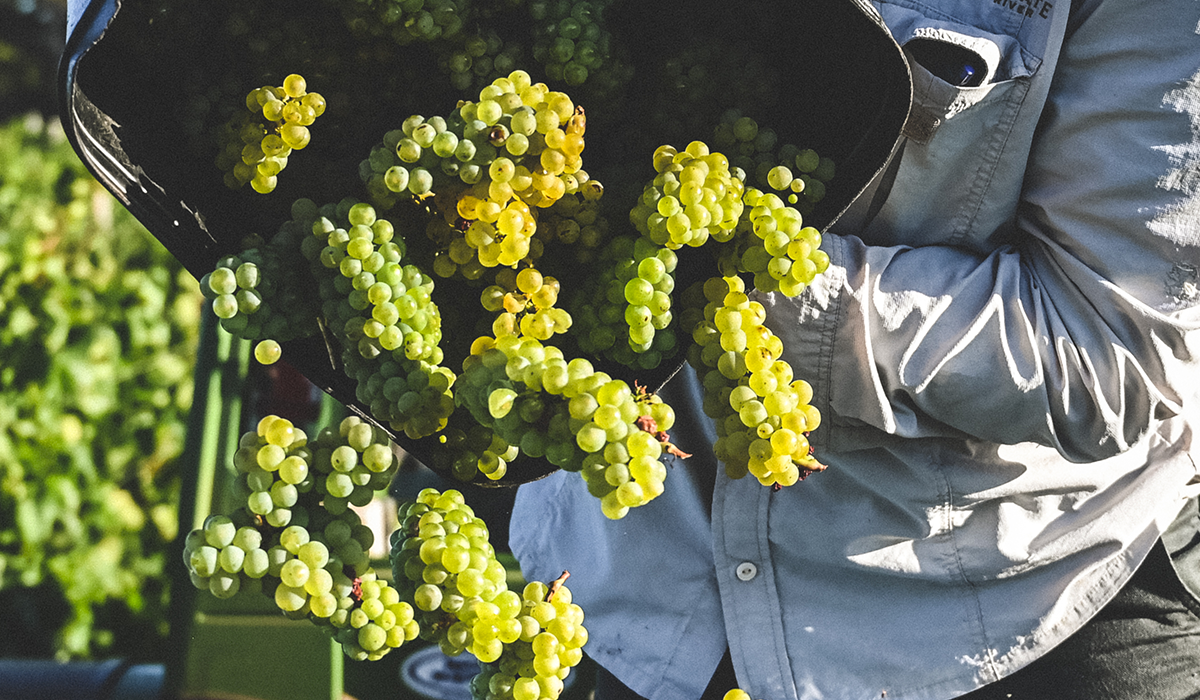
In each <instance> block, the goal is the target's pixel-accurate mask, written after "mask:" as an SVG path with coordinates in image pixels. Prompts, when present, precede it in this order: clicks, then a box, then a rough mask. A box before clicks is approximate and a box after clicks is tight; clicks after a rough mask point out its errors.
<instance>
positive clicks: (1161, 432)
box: [511, 0, 1200, 700]
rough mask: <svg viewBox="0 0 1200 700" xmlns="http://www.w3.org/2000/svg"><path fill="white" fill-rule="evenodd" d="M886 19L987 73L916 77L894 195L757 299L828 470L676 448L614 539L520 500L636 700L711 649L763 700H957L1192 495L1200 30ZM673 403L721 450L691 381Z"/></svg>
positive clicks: (964, 11)
mask: <svg viewBox="0 0 1200 700" xmlns="http://www.w3.org/2000/svg"><path fill="white" fill-rule="evenodd" d="M874 4H875V7H876V8H877V9H878V10H879V12H880V14H881V16H882V17H883V19H884V21H885V22H886V23H887V24H888V26H889V28H890V29H891V31H892V33H893V35H894V36H895V38H896V39H897V41H898V42H899V43H900V44H901V45H904V44H906V43H908V42H909V41H912V40H913V39H917V38H920V39H927V40H935V41H945V42H950V43H954V44H957V45H959V46H962V47H964V48H967V49H970V50H972V51H974V52H975V53H977V54H978V55H979V56H980V57H982V59H983V60H984V61H985V63H986V70H985V74H986V76H985V82H984V84H983V85H980V86H979V87H956V86H952V85H950V84H948V83H946V82H944V81H942V80H941V79H940V78H938V77H937V76H934V75H933V74H931V73H930V72H929V71H927V70H925V69H924V68H923V67H922V66H920V65H918V64H915V63H914V64H913V74H914V85H915V90H916V94H915V95H914V108H913V110H912V112H911V114H910V117H909V121H908V123H907V124H906V126H905V135H906V136H905V138H904V140H903V142H902V147H901V148H898V149H897V154H896V156H895V157H896V158H897V159H898V160H897V161H896V162H895V163H893V167H892V171H893V172H894V174H895V178H894V180H891V179H889V180H888V181H886V182H884V181H881V182H879V183H876V185H875V186H874V187H871V188H868V190H867V192H865V193H864V195H863V196H862V197H861V198H860V199H859V201H857V202H856V203H855V205H854V207H853V208H852V209H851V211H849V212H848V213H847V214H846V215H845V216H844V217H843V218H842V219H841V220H840V221H839V222H838V223H837V224H836V225H835V226H834V227H833V229H832V231H831V232H830V234H829V235H827V236H826V237H825V241H824V244H823V249H824V250H825V251H826V252H828V253H829V255H830V258H831V261H832V264H831V266H830V268H829V270H828V271H827V272H826V273H825V274H824V275H822V276H821V277H820V278H819V279H818V280H817V281H816V282H814V284H813V285H812V287H811V288H810V289H808V290H807V291H806V292H805V293H804V294H803V295H801V296H800V297H798V298H796V299H788V298H784V297H780V296H777V295H760V296H759V299H760V300H761V301H762V302H763V303H764V305H765V306H766V307H767V309H768V325H769V326H770V327H771V328H772V329H773V331H774V332H775V333H776V334H777V335H779V336H780V337H781V339H782V340H783V343H784V347H785V359H786V360H787V361H788V362H789V363H790V364H791V365H792V367H793V368H794V369H795V371H796V376H798V377H803V378H805V379H808V380H809V381H810V382H811V383H812V384H813V386H814V388H815V391H816V395H815V397H814V405H816V406H817V407H818V408H819V409H820V410H821V412H822V414H823V416H824V417H825V419H824V422H823V424H822V426H821V427H820V428H819V429H818V430H816V431H815V432H814V433H813V434H812V441H813V444H814V446H815V447H816V449H817V455H818V457H819V458H820V459H821V460H822V461H823V462H824V463H826V464H828V465H829V469H828V470H827V471H825V472H823V473H820V474H816V475H814V476H812V477H810V478H809V479H808V480H807V481H805V482H803V483H801V484H798V485H796V486H793V487H789V488H785V489H783V490H781V491H779V492H772V491H771V490H770V489H766V488H763V487H762V486H760V485H759V484H758V483H757V482H755V481H754V480H753V479H752V478H747V479H742V480H738V481H734V480H730V479H728V478H726V477H724V475H723V474H722V473H720V470H721V468H720V465H719V464H717V463H716V461H715V459H714V458H713V457H712V456H711V453H710V452H709V451H708V450H706V449H700V448H695V449H690V450H689V451H692V452H694V453H696V455H695V456H694V457H692V458H691V459H689V460H687V461H686V462H684V463H680V464H676V465H673V466H672V468H671V469H670V470H669V476H668V478H667V482H666V493H664V495H663V496H661V497H660V498H659V499H657V500H656V501H654V502H652V503H651V504H649V505H647V506H644V507H641V508H636V509H633V510H631V512H630V513H629V515H628V516H627V517H626V518H625V519H623V520H620V521H616V522H611V521H607V520H606V519H605V518H604V517H603V516H602V515H601V514H600V511H599V507H598V504H597V503H596V502H595V499H594V498H592V497H591V496H589V495H588V494H587V492H586V489H585V488H584V484H583V482H582V480H581V479H580V478H579V477H578V476H577V475H574V474H561V473H560V474H556V475H554V476H552V477H551V478H549V479H546V480H544V481H542V482H538V483H534V484H529V485H526V486H524V487H522V488H521V490H520V493H519V494H518V498H517V505H516V508H515V510H514V515H513V524H512V530H511V532H512V540H511V544H512V547H513V550H514V552H515V553H516V554H517V556H518V557H519V559H520V561H521V563H522V567H523V568H524V570H525V573H526V575H527V576H529V577H532V578H538V579H550V578H554V577H555V576H557V575H558V573H559V572H561V570H562V569H564V568H565V569H569V570H570V571H571V573H572V579H571V582H572V590H573V591H574V593H575V599H576V600H577V601H578V602H579V603H580V604H581V605H582V606H583V607H584V609H585V610H586V611H587V613H588V619H587V622H586V624H587V625H588V627H589V630H590V631H591V633H592V634H591V639H590V641H589V643H588V648H587V651H588V653H589V654H590V655H592V656H593V657H594V658H595V659H596V660H597V661H598V662H599V663H600V664H602V665H603V666H605V667H606V668H607V669H609V670H610V671H611V672H612V673H613V674H614V675H615V676H616V677H617V678H619V679H620V680H621V681H622V682H623V683H624V684H625V685H627V686H629V688H631V689H632V690H634V691H635V692H637V693H639V694H641V695H644V696H645V697H648V698H652V699H654V700H664V699H674V700H689V699H690V700H694V699H695V698H696V697H699V696H700V694H701V692H702V691H703V689H704V687H705V684H706V682H707V681H708V679H709V678H710V677H711V676H712V672H713V670H714V669H715V668H716V666H717V663H718V661H719V660H720V658H721V655H722V653H723V651H724V649H725V647H726V645H727V644H728V647H729V649H730V651H731V655H732V659H733V664H734V668H735V670H736V672H737V677H738V679H739V681H740V683H741V685H742V687H744V688H745V689H746V690H747V691H749V692H750V694H751V695H752V696H754V697H756V698H770V699H785V698H786V699H789V700H790V699H804V700H829V699H838V700H842V699H845V700H867V699H868V698H880V697H883V694H884V693H886V697H887V698H889V699H906V700H907V699H912V700H939V699H943V698H951V697H957V696H959V695H962V694H965V693H967V692H970V691H972V690H974V689H976V688H979V687H981V686H984V685H986V684H988V683H990V682H993V681H996V680H997V679H999V678H1002V677H1004V676H1007V675H1009V674H1011V673H1013V672H1014V671H1016V670H1017V669H1020V668H1022V667H1024V666H1026V665H1028V664H1029V663H1031V662H1032V661H1034V660H1035V659H1037V658H1039V657H1041V656H1043V655H1044V654H1046V653H1047V652H1048V651H1049V650H1051V649H1052V648H1054V647H1055V646H1056V645H1058V644H1059V643H1060V642H1062V641H1063V640H1064V639H1066V638H1067V637H1068V636H1069V635H1071V634H1072V633H1073V632H1074V631H1076V630H1078V629H1079V628H1080V627H1081V626H1082V625H1083V624H1084V623H1085V622H1086V621H1087V620H1089V619H1090V618H1091V617H1093V616H1094V615H1095V614H1096V613H1097V611H1099V610H1100V609H1101V608H1102V607H1103V606H1104V605H1105V603H1106V602H1108V601H1109V600H1110V599H1111V598H1112V596H1113V595H1114V594H1115V593H1116V592H1117V590H1119V589H1120V587H1121V586H1122V585H1123V584H1124V583H1125V582H1126V581H1127V580H1128V579H1129V578H1130V576H1131V575H1132V572H1133V571H1134V570H1135V569H1136V568H1137V566H1138V564H1139V563H1140V562H1141V561H1142V560H1143V559H1144V558H1145V556H1146V554H1147V553H1148V552H1149V551H1150V549H1151V547H1153V546H1154V545H1155V544H1156V543H1157V542H1159V541H1160V535H1161V534H1162V532H1163V531H1164V529H1165V528H1166V527H1167V526H1168V525H1169V524H1170V523H1171V521H1172V520H1173V519H1174V518H1175V516H1176V514H1178V513H1179V512H1180V510H1181V508H1182V507H1183V506H1184V504H1185V503H1186V502H1187V501H1188V499H1190V498H1192V497H1194V496H1195V495H1196V486H1195V484H1192V483H1190V482H1192V481H1193V480H1194V479H1195V478H1196V477H1197V468H1196V462H1195V459H1194V454H1195V451H1196V447H1195V446H1194V445H1193V436H1192V432H1193V429H1194V428H1195V426H1196V425H1197V424H1198V418H1197V406H1198V398H1200V397H1198V395H1197V393H1198V392H1200V364H1198V356H1197V352H1198V349H1200V348H1198V343H1200V333H1198V332H1197V322H1198V321H1200V311H1198V308H1197V307H1198V302H1200V287H1198V284H1200V279H1198V278H1200V195H1198V190H1200V34H1198V32H1200V4H1197V3H1196V2H1194V1H1191V0H1186V1H1185V0H1156V1H1151V2H1139V3H1133V2H1119V1H1110V0H1093V1H1091V2H1087V1H1085V2H1076V3H1075V5H1076V6H1075V7H1074V9H1073V11H1071V10H1072V8H1071V3H1067V2H1061V3H1049V2H1045V0H1028V1H1022V0H991V1H988V0H929V1H927V2H915V1H911V0H902V1H899V2H877V3H874ZM1069 11H1071V12H1069ZM666 398H668V400H670V401H671V402H672V403H673V405H674V406H675V407H676V412H677V414H678V415H679V416H680V419H679V423H680V425H679V426H678V427H677V428H676V431H675V433H674V434H675V437H676V441H677V443H678V444H680V445H683V446H685V448H686V447H687V446H696V445H705V444H711V441H712V440H713V439H715V434H714V432H713V430H712V426H711V424H710V423H709V421H708V419H706V418H705V417H704V416H703V415H702V414H701V412H700V410H699V406H700V400H699V388H698V383H697V380H696V378H695V377H694V375H692V374H691V373H690V372H685V373H681V375H680V376H679V377H678V378H677V379H676V380H674V381H673V382H672V385H670V386H668V388H667V392H666ZM714 473H716V474H717V476H716V478H715V485H714V486H713V489H712V499H711V502H709V501H708V500H707V498H706V494H707V493H708V491H707V489H706V488H705V487H704V482H705V480H706V479H712V476H711V475H712V474H714ZM1168 544H1169V543H1168Z"/></svg>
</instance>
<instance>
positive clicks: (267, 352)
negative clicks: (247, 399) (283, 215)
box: [200, 246, 315, 365]
mask: <svg viewBox="0 0 1200 700" xmlns="http://www.w3.org/2000/svg"><path fill="white" fill-rule="evenodd" d="M295 257H296V256H294V255H292V256H289V255H286V254H281V251H280V249H279V247H278V246H268V247H264V248H251V249H248V250H245V251H243V252H242V253H241V254H239V255H229V256H225V257H223V258H221V259H220V260H218V261H217V264H216V267H215V268H214V269H213V271H212V272H210V273H208V274H206V275H205V276H204V277H202V278H201V279H200V290H201V291H202V292H203V293H204V296H205V298H206V299H208V300H209V301H210V302H211V303H212V310H213V313H214V314H215V315H216V317H217V318H218V319H220V324H221V327H222V328H224V329H225V330H226V331H227V332H229V333H230V334H231V335H233V336H234V337H236V338H245V339H247V340H260V339H261V340H260V342H259V343H258V345H257V346H256V347H255V348H254V356H255V359H257V360H258V361H259V362H260V363H262V364H266V365H269V364H273V363H274V362H276V361H278V360H279V358H280V357H281V355H282V352H283V351H282V349H281V348H280V345H279V341H281V340H291V339H293V338H297V337H300V336H303V335H308V334H309V333H311V332H313V330H314V326H315V324H314V322H313V318H314V315H315V308H314V305H313V304H312V303H309V302H308V301H307V300H305V299H302V298H300V297H299V296H298V295H297V294H296V293H295V290H292V289H280V288H279V286H278V285H277V284H276V282H275V280H276V279H281V278H286V277H287V273H285V272H284V271H283V270H284V268H285V267H286V265H287V264H289V263H290V262H292V261H288V258H295ZM285 261H287V262H285Z"/></svg>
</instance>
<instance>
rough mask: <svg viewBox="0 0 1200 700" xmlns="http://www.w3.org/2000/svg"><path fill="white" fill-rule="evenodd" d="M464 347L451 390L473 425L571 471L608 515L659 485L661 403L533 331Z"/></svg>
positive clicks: (669, 418)
mask: <svg viewBox="0 0 1200 700" xmlns="http://www.w3.org/2000/svg"><path fill="white" fill-rule="evenodd" d="M472 351H473V354H472V355H471V356H470V357H469V358H468V359H467V361H466V362H464V363H463V372H462V375H461V376H460V377H459V383H458V385H457V386H458V390H457V391H456V393H455V400H456V401H457V402H459V403H460V404H461V405H464V406H465V407H466V408H467V409H468V410H469V411H470V412H471V415H472V417H474V419H475V420H476V421H477V422H478V423H479V424H480V425H484V426H486V427H488V428H490V429H491V430H493V431H494V432H495V434H496V435H497V436H499V437H500V438H501V439H503V440H504V441H505V442H507V443H508V444H510V445H517V446H519V447H520V451H521V454H524V455H526V456H528V457H533V458H540V457H545V458H546V460H547V461H549V462H550V463H551V464H553V465H554V466H556V467H559V468H562V469H566V470H567V471H577V472H580V474H581V475H582V476H583V478H584V480H585V481H587V483H588V491H589V492H590V493H592V495H594V496H595V497H597V498H599V499H600V507H601V510H602V511H603V513H604V514H605V515H606V516H607V517H609V518H612V519H614V520H615V519H619V518H622V517H624V516H625V514H626V513H627V512H628V511H629V509H630V508H634V507H637V506H640V505H644V504H646V503H648V502H650V501H651V500H653V499H654V498H656V497H658V496H659V495H660V494H661V493H662V491H663V480H664V479H665V478H666V469H665V467H664V466H663V464H662V462H661V461H660V460H661V458H662V456H663V453H664V452H665V451H666V448H665V447H664V444H663V442H662V441H661V435H662V433H665V431H667V430H669V429H670V428H671V425H672V424H673V423H674V414H673V412H671V410H670V407H669V406H668V405H667V404H664V403H662V402H661V400H658V401H655V400H653V399H651V398H650V397H649V395H645V394H642V393H638V392H635V391H633V390H632V389H631V388H630V387H629V385H628V384H626V383H625V382H624V381H621V380H619V379H613V378H612V377H611V376H609V375H608V374H607V373H605V372H599V371H596V370H595V369H594V368H593V367H592V365H591V363H590V362H588V361H587V360H584V359H582V358H575V359H572V360H570V361H567V360H566V359H565V358H564V357H563V354H562V352H561V351H560V350H559V349H558V348H555V347H553V346H545V345H543V344H542V343H541V342H539V341H538V340H536V339H534V338H529V337H520V336H517V335H506V336H502V337H500V338H497V339H492V338H488V337H483V338H480V339H479V340H477V341H476V343H475V345H474V347H473V348H472ZM650 426H652V427H653V429H652V430H651V429H650Z"/></svg>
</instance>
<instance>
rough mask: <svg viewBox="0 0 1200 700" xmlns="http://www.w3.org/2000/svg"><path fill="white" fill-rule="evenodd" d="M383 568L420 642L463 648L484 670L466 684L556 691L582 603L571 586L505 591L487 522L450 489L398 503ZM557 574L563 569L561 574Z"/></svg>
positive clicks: (534, 694)
mask: <svg viewBox="0 0 1200 700" xmlns="http://www.w3.org/2000/svg"><path fill="white" fill-rule="evenodd" d="M399 518H400V527H399V528H398V529H397V530H396V531H395V532H393V533H392V537H391V545H392V572H393V578H394V580H395V581H396V586H397V589H398V590H399V591H400V593H401V597H402V598H403V599H404V600H406V601H411V603H412V605H413V607H415V608H416V618H415V619H416V621H417V623H418V624H419V626H420V635H421V637H422V638H423V639H426V640H428V641H431V642H435V643H436V644H437V645H438V646H439V647H440V648H441V650H442V651H443V652H444V653H446V654H448V655H451V656H456V655H458V654H461V653H462V652H464V651H468V652H470V653H471V654H472V655H474V656H475V657H476V658H477V659H478V660H479V661H480V663H481V664H482V666H483V668H484V670H483V671H482V672H481V673H480V675H479V676H477V677H476V678H475V679H474V680H473V681H472V684H471V685H472V688H474V689H476V690H477V691H482V690H483V689H485V688H486V689H487V690H488V691H490V692H492V693H493V695H492V696H493V697H518V698H533V699H534V700H536V699H537V698H549V699H551V700H553V698H557V697H558V695H559V693H561V691H562V680H563V679H565V678H566V677H567V675H568V674H569V673H570V670H571V668H573V667H574V666H575V665H577V664H578V663H579V661H580V660H581V659H582V651H581V649H582V647H583V645H584V643H586V642H587V637H588V634H587V629H586V628H585V627H583V624H582V623H583V610H582V609H581V608H580V607H579V606H578V605H575V604H574V603H572V602H571V593H570V590H569V589H567V588H566V587H565V586H563V585H561V580H560V581H557V582H555V583H554V584H553V589H551V587H550V586H547V585H546V584H543V583H530V584H528V585H526V586H525V588H524V590H523V591H522V592H521V593H517V592H515V591H511V590H509V588H508V583H507V576H506V572H505V569H504V566H503V565H502V564H500V563H499V562H498V561H497V560H496V558H495V551H494V550H493V548H492V546H491V544H490V542H489V541H488V529H487V525H486V524H485V523H484V522H483V521H482V520H480V519H479V518H477V517H475V514H474V512H473V511H472V510H471V507H470V506H468V505H467V504H466V503H465V500H464V499H463V496H462V494H461V493H459V492H458V491H454V490H447V491H445V492H438V491H437V490H435V489H425V490H423V491H422V492H421V493H420V494H418V495H417V498H416V500H415V501H412V502H407V503H404V504H402V505H401V506H400V508H399ZM564 578H565V576H564Z"/></svg>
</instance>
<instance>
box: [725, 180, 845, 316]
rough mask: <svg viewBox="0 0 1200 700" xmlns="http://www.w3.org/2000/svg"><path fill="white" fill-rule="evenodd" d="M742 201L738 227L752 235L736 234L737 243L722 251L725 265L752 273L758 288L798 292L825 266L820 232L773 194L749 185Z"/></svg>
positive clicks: (825, 256)
mask: <svg viewBox="0 0 1200 700" xmlns="http://www.w3.org/2000/svg"><path fill="white" fill-rule="evenodd" d="M744 200H745V202H746V206H747V207H749V208H750V213H749V216H747V217H746V219H745V220H744V222H743V223H742V224H740V225H739V229H749V231H751V232H752V233H753V235H744V236H739V238H738V244H739V245H737V246H736V247H734V248H729V249H727V250H726V251H725V253H726V254H728V255H730V256H731V257H730V259H729V260H728V264H729V266H730V267H733V268H736V269H737V270H738V271H739V272H749V273H752V274H753V275H754V287H755V289H758V290H759V291H762V292H782V293H783V294H785V295H787V296H792V297H794V296H796V295H798V294H800V293H801V292H803V291H804V289H805V287H807V286H808V285H809V284H810V283H811V282H812V280H813V278H814V277H816V276H817V275H818V274H820V273H822V272H824V271H825V270H826V269H827V268H828V267H829V255H828V254H827V253H825V251H823V250H820V248H819V246H820V245H821V232H820V231H818V230H817V229H815V228H813V227H811V226H805V225H804V219H803V217H802V216H801V214H800V212H799V211H797V210H796V209H794V208H792V207H790V206H787V205H785V204H784V203H783V200H782V199H780V198H779V197H778V196H777V195H775V194H770V193H766V194H764V193H763V192H760V191H759V190H756V189H754V188H753V187H752V188H749V189H747V190H746V194H745V197H744Z"/></svg>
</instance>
